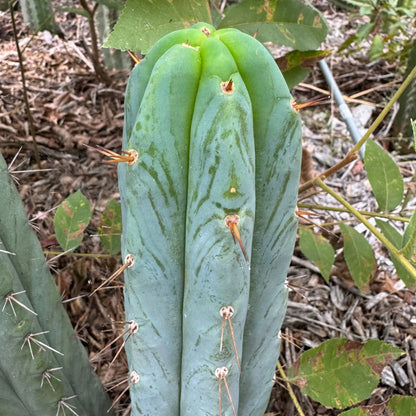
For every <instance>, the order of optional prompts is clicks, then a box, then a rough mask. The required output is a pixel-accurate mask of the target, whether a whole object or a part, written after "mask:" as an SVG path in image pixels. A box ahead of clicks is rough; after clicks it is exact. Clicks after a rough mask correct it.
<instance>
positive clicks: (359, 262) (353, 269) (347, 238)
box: [339, 224, 375, 292]
mask: <svg viewBox="0 0 416 416" xmlns="http://www.w3.org/2000/svg"><path fill="white" fill-rule="evenodd" d="M339 228H340V230H341V233H342V235H343V236H344V257H345V261H346V262H347V265H348V269H349V270H350V273H351V276H352V278H353V279H354V282H355V284H356V285H357V286H358V288H359V289H360V290H361V291H362V292H366V291H367V290H368V284H369V281H370V276H371V272H372V270H373V267H374V264H375V260H374V255H373V249H372V248H371V245H370V244H369V243H368V241H367V240H366V239H365V237H364V236H363V235H362V234H360V233H359V232H358V231H356V230H355V229H354V228H352V227H350V226H348V225H345V224H340V225H339Z"/></svg>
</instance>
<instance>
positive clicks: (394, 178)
mask: <svg viewBox="0 0 416 416" xmlns="http://www.w3.org/2000/svg"><path fill="white" fill-rule="evenodd" d="M364 163H365V169H366V170H367V176H368V180H369V181H370V184H371V187H372V189H373V193H374V196H375V198H376V200H377V203H378V206H379V208H380V209H381V210H382V211H391V210H393V209H394V208H396V207H397V205H398V204H400V202H401V200H402V198H403V192H404V185H403V177H402V175H401V174H400V170H399V168H398V167H397V165H396V163H395V162H394V160H393V159H392V158H391V157H390V155H389V154H388V153H387V152H386V151H384V150H383V149H382V148H381V147H380V146H379V145H378V144H377V143H375V142H374V141H372V140H367V142H366V146H365V156H364Z"/></svg>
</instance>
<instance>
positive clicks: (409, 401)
mask: <svg viewBox="0 0 416 416" xmlns="http://www.w3.org/2000/svg"><path fill="white" fill-rule="evenodd" d="M387 408H388V409H391V410H393V412H394V416H409V415H416V398H415V397H412V396H398V395H396V396H393V397H392V398H391V400H390V402H389V405H388V406H387Z"/></svg>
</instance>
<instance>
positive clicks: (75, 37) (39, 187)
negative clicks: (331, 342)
mask: <svg viewBox="0 0 416 416" xmlns="http://www.w3.org/2000/svg"><path fill="white" fill-rule="evenodd" d="M316 3H318V6H319V4H320V3H321V2H316ZM324 3H327V2H324ZM325 13H326V14H327V17H328V20H329V21H330V22H331V25H332V27H333V31H332V32H331V36H330V37H329V40H328V45H327V47H330V48H331V47H334V45H336V44H337V43H338V44H339V39H340V38H342V37H343V36H345V33H346V31H348V30H353V27H352V26H351V27H349V26H348V25H346V24H345V15H344V14H343V13H342V11H339V10H337V9H335V8H327V7H325ZM16 18H17V24H18V38H19V44H20V47H21V48H22V50H23V53H24V70H25V77H26V86H27V93H28V101H29V105H30V110H31V114H32V118H33V128H34V131H35V139H36V143H37V148H38V151H39V154H40V159H41V167H42V169H48V170H47V171H45V172H39V171H36V170H37V169H38V166H37V162H36V157H35V151H34V147H33V138H32V135H31V123H30V120H29V118H28V116H27V113H26V110H25V100H24V94H23V88H22V79H21V74H20V65H19V61H18V56H17V52H16V45H15V42H14V39H13V29H12V25H11V22H10V15H9V14H8V12H4V13H3V12H2V13H0V78H1V80H2V81H1V84H0V150H1V152H2V154H3V156H4V157H5V159H6V161H7V162H8V163H11V162H12V160H14V162H13V168H12V174H13V177H14V178H15V179H16V183H17V185H18V189H19V192H20V194H21V196H22V199H23V201H24V204H25V208H26V210H27V214H28V217H29V218H30V219H31V220H33V221H32V223H33V224H34V226H36V230H37V234H38V237H39V239H40V241H41V244H42V247H43V248H44V250H45V251H47V252H48V256H47V258H48V263H49V265H50V267H51V270H52V271H53V274H54V276H55V279H56V282H57V285H58V288H59V291H60V293H61V294H62V298H63V302H64V305H65V307H66V309H67V310H68V313H69V315H70V318H71V321H72V323H73V325H74V328H75V331H76V334H77V336H78V337H79V339H80V340H81V341H82V342H83V344H84V345H85V347H86V349H87V351H88V354H89V356H90V359H91V363H92V365H93V366H94V368H95V369H96V371H97V373H98V375H99V376H100V378H101V380H102V381H103V384H104V386H105V388H107V389H110V388H111V387H112V386H114V385H115V384H117V383H118V382H120V381H121V380H123V379H125V378H126V376H127V362H126V358H125V355H124V352H123V351H121V353H120V355H119V356H118V358H117V360H116V361H115V362H114V363H113V364H112V365H110V362H111V360H112V359H113V357H114V355H115V354H116V352H117V351H118V350H119V348H120V347H121V346H122V339H121V338H120V339H119V340H118V341H117V342H116V343H115V344H114V345H112V347H111V348H108V349H106V350H104V352H101V353H100V351H102V350H103V348H104V347H105V346H106V345H107V344H109V343H110V342H111V341H113V340H114V339H115V338H116V337H117V336H119V335H120V334H121V332H122V330H123V320H124V311H123V308H122V300H123V294H122V282H120V281H118V282H116V283H115V284H114V285H113V286H112V287H111V288H106V289H104V290H100V291H98V292H97V293H96V294H94V296H91V297H89V296H88V295H89V294H90V293H91V292H92V291H93V290H94V289H95V288H96V287H97V286H98V285H99V284H100V283H101V282H102V281H103V280H104V279H105V278H107V277H108V276H110V275H111V274H112V273H113V272H114V271H115V270H116V269H117V268H118V267H119V266H120V264H121V261H120V258H119V256H110V255H107V254H105V251H104V250H103V248H102V246H100V243H99V238H98V237H97V233H98V228H99V225H100V218H101V213H102V212H103V211H104V209H105V207H106V205H107V203H108V201H109V200H110V199H112V198H116V199H117V198H118V197H119V194H118V189H117V175H116V169H115V168H114V167H112V166H108V165H103V164H102V159H103V158H102V156H101V155H100V154H99V153H98V152H97V151H95V150H94V149H93V148H94V147H96V146H102V147H105V148H108V149H111V150H114V151H119V150H120V147H121V136H122V128H123V100H124V89H125V85H126V81H127V78H128V71H123V70H120V71H111V72H109V73H108V75H109V79H110V82H109V83H107V84H104V83H103V82H100V81H98V80H97V77H96V74H95V72H94V69H93V65H92V62H91V59H90V56H91V55H90V51H89V46H88V45H89V36H88V26H87V22H86V20H85V19H84V18H82V17H80V16H77V15H74V14H70V13H67V14H60V15H58V19H59V24H60V26H61V27H62V34H61V36H50V35H49V34H47V33H41V34H37V35H33V34H31V33H30V32H29V30H28V29H27V28H26V27H25V26H24V24H23V22H22V20H21V16H20V13H19V12H16ZM329 62H330V64H331V67H332V69H333V72H334V75H335V76H336V79H337V81H338V82H339V85H340V87H341V89H342V90H343V92H344V93H345V94H346V95H353V94H355V93H357V92H360V91H363V90H366V89H370V90H371V91H370V92H369V93H368V94H366V95H365V96H362V97H359V99H360V100H362V101H365V102H367V103H372V104H373V106H374V113H373V115H372V116H371V118H370V119H369V121H368V122H371V120H373V119H374V117H375V115H377V114H378V112H379V109H380V103H385V102H386V100H387V99H388V97H389V96H390V95H391V93H392V91H394V88H395V85H397V84H395V83H394V82H395V81H397V80H398V75H397V73H396V72H397V71H395V68H394V66H392V64H389V63H388V62H383V61H380V62H377V63H375V64H372V65H371V70H370V69H369V68H370V67H369V66H368V63H367V62H366V61H365V60H362V59H357V58H356V57H354V58H353V57H351V56H349V57H339V56H336V57H331V58H329ZM387 82H391V84H389V85H388V86H386V87H385V88H381V89H376V90H372V88H374V87H376V86H379V85H380V84H383V83H387ZM311 86H313V87H318V88H321V89H324V90H325V89H327V87H326V84H325V82H324V80H323V78H322V76H321V74H320V72H319V70H318V69H317V68H316V69H315V70H314V71H313V72H312V74H311V75H310V76H309V78H308V79H307V80H306V81H305V83H304V84H302V85H301V86H298V87H296V88H295V90H294V92H293V93H294V96H295V98H296V100H297V101H298V102H304V101H308V100H310V99H313V98H316V97H317V96H322V95H323V93H318V92H316V91H315V90H312V89H311ZM358 104H359V103H357V102H353V103H352V104H351V105H353V106H354V105H358ZM302 114H303V120H304V124H305V127H304V146H305V153H306V156H307V157H309V159H310V165H309V168H308V170H309V172H306V173H305V174H306V175H309V176H310V175H311V174H313V173H314V172H316V171H323V170H325V169H326V168H327V167H328V166H331V165H333V164H334V163H336V162H338V161H339V160H341V159H342V157H343V156H344V155H345V154H346V152H347V151H348V150H349V149H350V148H351V142H350V139H349V137H348V133H347V132H346V130H345V127H344V126H343V123H341V122H340V121H339V120H340V115H339V112H338V110H337V108H336V107H335V106H334V104H333V102H331V101H327V102H325V103H324V104H320V105H318V106H316V107H312V108H309V109H306V110H304V111H303V113H302ZM388 124H389V123H388V120H387V121H386V122H385V123H384V124H383V126H382V128H381V129H380V132H382V133H383V136H382V137H385V136H388V133H389V126H388ZM383 128H384V131H383ZM380 132H379V136H380ZM16 155H17V157H16ZM399 159H400V161H401V162H400V166H401V168H402V170H403V173H404V176H405V180H406V182H407V183H409V186H410V179H411V177H412V175H413V174H414V171H415V164H414V160H412V158H409V157H403V158H400V157H399ZM329 183H330V184H331V185H332V186H334V187H336V188H337V189H338V190H339V191H340V192H343V193H344V195H346V196H347V198H348V200H349V201H350V202H352V203H356V204H357V205H358V206H359V207H360V208H362V209H364V208H365V209H375V206H376V205H375V203H374V200H373V199H372V196H371V192H370V188H369V185H368V182H367V180H366V178H365V174H364V171H363V169H362V165H360V161H357V162H356V163H355V164H354V165H353V166H352V167H351V168H349V169H347V170H345V171H342V172H338V173H337V174H336V175H335V176H334V177H332V178H330V180H329ZM77 190H81V191H82V192H83V193H84V195H86V196H87V198H88V199H89V201H91V204H92V207H93V216H92V219H91V223H90V224H89V226H88V227H87V229H86V232H85V237H84V241H83V244H82V245H81V247H80V248H79V249H78V250H77V253H75V254H73V255H66V256H58V254H59V252H60V249H59V246H58V245H57V241H56V238H55V236H54V231H53V214H54V210H55V209H56V207H57V206H59V204H60V203H61V202H62V201H63V200H64V199H65V198H66V197H67V196H69V195H70V194H72V193H74V192H75V191H77ZM308 201H312V202H314V203H320V204H328V205H334V201H333V200H331V199H330V198H328V197H327V196H325V195H322V194H317V195H314V196H313V197H311V198H310V199H309V200H308ZM410 206H413V207H414V203H413V205H412V204H410ZM311 219H312V220H313V221H315V222H317V223H336V222H337V221H340V220H345V219H346V217H345V214H342V213H331V215H330V216H329V214H327V213H326V214H324V215H323V214H322V213H321V214H320V216H318V217H313V218H311ZM326 232H327V233H328V235H329V236H330V237H331V239H332V240H333V241H334V244H335V246H336V244H337V243H336V241H337V239H338V240H339V233H337V231H336V227H335V226H331V225H329V226H327V227H326ZM370 241H371V242H372V243H373V244H374V249H375V252H376V257H377V261H378V265H379V266H378V269H377V270H375V271H374V274H373V277H372V282H371V286H370V290H369V292H368V293H365V294H363V293H360V292H359V291H358V289H357V288H356V287H355V286H354V285H353V283H352V280H351V277H350V276H349V273H348V269H347V267H346V265H345V260H344V259H343V257H342V250H341V249H340V246H339V247H338V249H337V261H336V264H335V266H334V269H333V271H332V277H331V279H330V281H329V283H327V282H325V280H324V279H323V278H322V276H321V275H320V274H319V271H318V270H317V269H316V267H315V266H314V265H313V264H312V263H310V262H309V261H308V260H307V259H306V258H305V257H304V256H303V254H302V253H301V252H300V251H299V249H298V248H296V250H295V253H294V256H293V261H292V265H291V267H290V269H289V273H288V282H289V287H290V288H291V292H290V301H289V305H288V312H287V316H286V319H285V322H284V325H283V328H282V338H283V342H282V353H281V363H282V365H283V367H284V368H285V367H286V366H288V365H291V364H293V363H294V362H295V361H296V359H297V358H298V357H299V354H300V353H301V352H302V351H304V350H306V349H308V348H311V347H315V346H318V345H319V344H320V343H322V342H323V341H324V340H327V339H331V338H334V337H346V338H348V339H350V340H355V341H365V340H367V339H370V338H378V339H381V340H383V341H385V342H389V343H391V344H393V345H395V346H398V347H400V348H402V349H404V350H405V351H406V355H405V356H403V357H402V358H400V359H399V360H397V361H395V362H394V363H393V364H392V365H390V366H388V367H386V369H385V371H384V372H383V377H382V381H381V383H380V384H379V386H378V387H377V388H376V390H375V391H374V392H373V394H372V396H371V398H370V399H368V400H367V401H366V402H365V404H366V405H368V406H369V409H371V410H372V411H374V414H382V413H380V412H381V410H380V408H381V407H380V405H382V404H383V403H385V402H386V401H387V400H388V398H389V397H391V396H392V395H393V394H404V395H414V394H415V389H416V299H415V296H414V293H413V292H410V291H409V290H407V289H406V288H405V287H404V286H403V284H402V283H401V282H400V281H399V280H398V278H397V276H396V274H395V272H394V269H393V267H392V264H391V262H390V260H389V259H388V255H387V253H386V250H385V249H383V247H381V246H379V245H378V244H377V242H375V241H373V240H371V239H370ZM123 387H124V386H120V387H119V388H116V389H114V390H111V391H110V395H111V397H112V398H115V397H117V396H118V394H119V393H120V392H121V390H122V389H123ZM294 389H295V393H296V395H297V397H298V400H299V402H300V403H301V406H302V408H303V411H304V412H305V415H317V414H318V415H328V416H329V415H337V414H339V413H340V412H339V411H336V410H333V409H327V408H325V407H324V406H322V405H319V404H318V403H316V402H314V401H313V400H312V399H310V398H308V397H307V396H305V395H304V394H303V393H302V392H301V391H300V390H298V389H297V388H296V387H294ZM116 409H117V412H118V414H119V415H127V414H128V412H129V399H128V394H125V395H124V396H123V398H122V399H121V400H120V402H119V403H118V405H117V407H116ZM268 412H270V413H272V414H273V413H274V414H276V415H285V416H290V415H296V414H297V412H296V410H295V408H294V405H293V403H292V401H291V399H290V397H289V396H288V393H287V390H286V388H285V387H284V383H283V382H282V381H281V380H277V382H276V384H275V387H274V389H273V392H272V396H271V400H270V403H269V408H268ZM377 412H379V413H377Z"/></svg>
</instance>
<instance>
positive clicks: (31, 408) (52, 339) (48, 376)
mask: <svg viewBox="0 0 416 416" xmlns="http://www.w3.org/2000/svg"><path fill="white" fill-rule="evenodd" d="M0 189H1V196H0V212H1V215H0V299H1V306H0V414H1V416H35V415H36V416H40V415H42V416H63V415H68V414H72V415H78V416H102V415H103V414H105V413H106V411H107V409H109V408H110V405H111V403H110V402H109V399H108V398H107V396H106V394H105V393H104V390H103V388H102V386H101V383H100V381H99V379H98V377H97V376H96V375H95V374H94V372H93V370H92V369H91V367H90V365H89V362H88V357H87V354H86V353H85V350H84V347H83V346H82V345H81V343H80V342H79V340H78V339H77V338H76V337H75V334H74V331H73V329H72V326H71V323H70V321H69V318H68V315H67V314H66V312H65V310H64V308H63V306H62V304H61V298H60V296H59V293H58V290H57V287H56V283H55V281H54V279H53V277H52V276H51V274H50V273H49V269H48V266H47V264H46V262H45V259H44V255H43V252H42V248H41V246H40V244H39V241H38V239H37V237H36V235H35V233H34V232H33V230H32V229H31V226H30V225H29V223H28V221H27V216H26V213H25V211H24V208H23V205H22V203H21V200H20V196H19V193H18V192H17V190H16V188H15V186H14V184H13V182H12V180H11V178H10V177H9V174H8V171H7V165H6V162H5V161H4V159H3V157H2V156H1V154H0Z"/></svg>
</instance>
